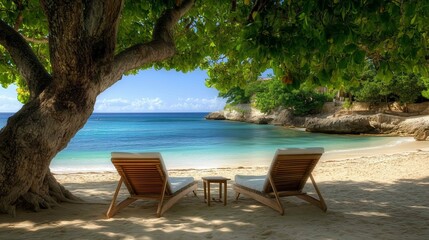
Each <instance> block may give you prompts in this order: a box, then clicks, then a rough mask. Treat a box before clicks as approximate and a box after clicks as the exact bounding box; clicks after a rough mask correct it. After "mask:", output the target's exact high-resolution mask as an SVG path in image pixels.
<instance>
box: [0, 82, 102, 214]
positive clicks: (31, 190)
mask: <svg viewBox="0 0 429 240" xmlns="http://www.w3.org/2000/svg"><path fill="white" fill-rule="evenodd" d="M81 91H82V92H81V94H79V93H77V92H76V88H74V91H69V92H68V93H65V92H64V91H58V90H54V91H52V92H54V93H55V94H54V95H51V96H46V98H45V97H41V98H40V99H34V100H32V101H30V102H29V103H27V104H26V105H24V107H23V108H22V109H21V110H20V111H19V112H18V113H16V114H15V115H14V116H12V117H11V118H10V119H9V120H8V123H7V125H6V127H5V128H3V129H2V131H1V132H0V149H2V151H1V152H0V154H1V155H0V158H1V162H0V183H1V188H0V189H1V195H0V211H1V212H8V213H10V214H14V212H15V205H16V204H18V205H19V204H21V205H24V206H25V207H27V208H31V209H34V210H39V209H40V208H49V207H50V206H52V205H55V204H56V203H57V202H62V201H69V200H77V199H76V198H74V197H73V196H72V195H71V194H70V193H68V192H67V191H66V190H65V189H64V188H63V187H62V186H61V185H59V184H58V183H57V182H56V180H55V178H54V177H53V176H52V174H51V173H50V171H49V164H50V162H51V159H53V157H54V156H55V155H56V154H57V153H58V152H59V151H60V150H62V149H63V148H64V147H66V145H67V143H68V142H69V141H70V139H71V138H72V137H73V136H74V135H75V134H76V132H77V131H78V130H79V129H80V128H82V127H83V126H84V124H85V122H86V121H87V119H88V118H89V116H90V114H91V112H92V108H93V105H94V102H95V96H89V95H88V94H87V93H86V92H85V90H83V89H82V90H81ZM74 94H77V95H76V96H77V97H74V96H75V95H74ZM46 95H48V94H46ZM92 95H94V94H92ZM43 96H45V94H44V95H43ZM83 96H85V97H83ZM67 98H68V99H67Z"/></svg>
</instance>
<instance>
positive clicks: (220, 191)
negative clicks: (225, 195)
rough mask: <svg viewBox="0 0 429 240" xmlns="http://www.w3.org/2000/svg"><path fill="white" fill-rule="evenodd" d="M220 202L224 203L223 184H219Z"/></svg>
mask: <svg viewBox="0 0 429 240" xmlns="http://www.w3.org/2000/svg"><path fill="white" fill-rule="evenodd" d="M219 201H222V183H221V182H220V183H219Z"/></svg>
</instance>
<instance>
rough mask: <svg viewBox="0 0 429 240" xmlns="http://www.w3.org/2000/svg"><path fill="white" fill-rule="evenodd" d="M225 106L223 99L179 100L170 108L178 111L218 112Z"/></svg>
mask: <svg viewBox="0 0 429 240" xmlns="http://www.w3.org/2000/svg"><path fill="white" fill-rule="evenodd" d="M224 106H225V100H224V99H221V98H217V97H214V98H186V99H183V98H179V99H178V100H177V103H175V104H172V105H171V106H170V108H171V110H177V111H202V112H205V111H218V110H221V109H223V107H224Z"/></svg>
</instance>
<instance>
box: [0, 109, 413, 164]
mask: <svg viewBox="0 0 429 240" xmlns="http://www.w3.org/2000/svg"><path fill="white" fill-rule="evenodd" d="M11 115H12V114H11V113H0V128H1V127H3V126H5V125H6V121H7V118H8V117H9V116H11ZM205 115H207V113H94V114H93V115H92V116H91V117H90V119H89V120H88V122H87V123H86V125H85V127H84V128H83V129H81V130H80V131H79V132H78V133H77V134H76V136H75V137H74V138H73V139H72V140H71V142H70V143H69V144H68V146H67V148H66V149H64V150H63V151H61V152H60V153H59V154H58V155H57V156H56V157H55V158H54V160H53V161H52V164H51V170H52V171H53V172H64V171H65V172H80V171H110V170H113V166H112V164H111V163H110V153H111V152H113V151H130V152H161V154H162V156H163V158H164V161H165V163H166V165H167V168H169V169H172V168H212V167H232V166H252V165H258V166H264V165H267V164H269V163H270V162H271V159H272V156H273V155H274V152H275V150H276V149H278V148H287V147H324V148H325V151H327V152H330V151H353V149H362V148H373V147H383V146H386V145H393V144H397V143H399V142H401V141H409V140H410V139H409V138H401V137H377V136H357V135H330V134H317V133H308V132H305V131H302V130H294V129H292V130H291V129H286V128H284V127H281V126H272V125H256V124H248V123H241V122H232V121H213V120H205V119H204V116H205Z"/></svg>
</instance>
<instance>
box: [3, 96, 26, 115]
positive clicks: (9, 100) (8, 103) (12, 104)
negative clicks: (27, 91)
mask: <svg viewBox="0 0 429 240" xmlns="http://www.w3.org/2000/svg"><path fill="white" fill-rule="evenodd" d="M21 107H22V103H20V102H19V101H18V99H16V97H7V96H0V112H17V111H18V110H19V109H21Z"/></svg>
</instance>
